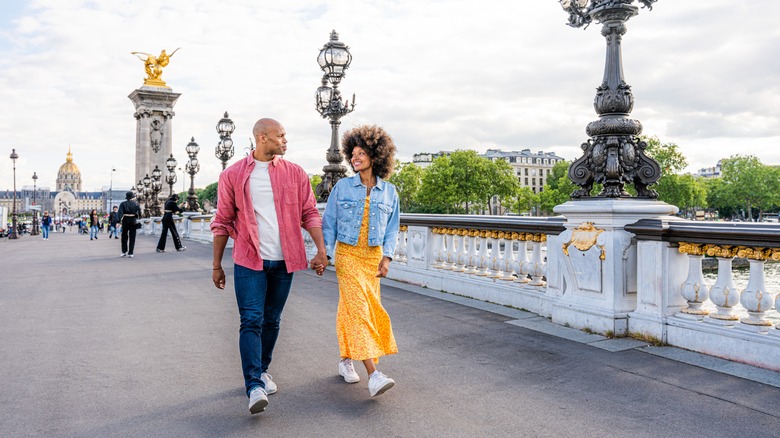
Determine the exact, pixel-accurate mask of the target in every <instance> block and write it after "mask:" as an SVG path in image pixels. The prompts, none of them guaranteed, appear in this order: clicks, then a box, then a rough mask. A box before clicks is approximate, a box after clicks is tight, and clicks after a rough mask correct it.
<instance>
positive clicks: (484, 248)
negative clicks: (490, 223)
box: [477, 231, 490, 277]
mask: <svg viewBox="0 0 780 438" xmlns="http://www.w3.org/2000/svg"><path fill="white" fill-rule="evenodd" d="M479 237H480V238H479V257H478V258H479V265H478V269H477V275H478V276H480V277H486V276H487V275H488V268H489V267H490V256H489V255H488V232H487V231H481V232H480V233H479Z"/></svg>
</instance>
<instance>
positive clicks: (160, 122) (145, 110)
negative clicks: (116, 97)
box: [128, 85, 181, 185]
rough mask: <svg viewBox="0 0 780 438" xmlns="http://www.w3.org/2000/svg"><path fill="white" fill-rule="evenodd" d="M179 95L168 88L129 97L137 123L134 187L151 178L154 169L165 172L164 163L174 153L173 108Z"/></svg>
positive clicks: (141, 91) (149, 89) (142, 90)
mask: <svg viewBox="0 0 780 438" xmlns="http://www.w3.org/2000/svg"><path fill="white" fill-rule="evenodd" d="M180 95H181V94H180V93H174V92H173V91H171V89H170V88H168V87H152V86H148V85H144V86H142V87H141V88H139V89H137V90H135V91H133V92H132V93H130V95H129V96H128V97H129V98H130V100H132V101H133V105H135V113H134V114H133V115H134V116H135V118H136V120H137V123H136V128H135V180H134V181H133V184H134V185H135V184H137V183H138V180H140V179H142V178H143V177H144V176H146V175H147V174H148V175H149V177H151V176H152V170H154V167H155V166H157V167H158V168H159V169H160V170H161V171H163V174H164V172H166V167H165V160H167V159H168V157H170V155H171V153H172V151H173V124H172V119H173V116H174V112H173V106H174V105H175V104H176V100H177V99H178V98H179V96H180ZM179 161H180V162H181V160H179ZM163 183H164V181H163Z"/></svg>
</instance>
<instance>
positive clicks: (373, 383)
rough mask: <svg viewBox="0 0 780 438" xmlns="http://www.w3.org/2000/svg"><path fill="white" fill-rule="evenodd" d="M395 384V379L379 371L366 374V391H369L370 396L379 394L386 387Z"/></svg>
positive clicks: (388, 387)
mask: <svg viewBox="0 0 780 438" xmlns="http://www.w3.org/2000/svg"><path fill="white" fill-rule="evenodd" d="M393 385H395V380H393V379H391V378H389V377H387V376H386V375H384V374H382V373H381V372H379V371H374V372H373V373H372V374H371V375H370V376H368V391H369V392H370V393H371V397H376V396H378V395H379V394H382V393H384V392H385V391H387V390H388V389H390V388H392V387H393Z"/></svg>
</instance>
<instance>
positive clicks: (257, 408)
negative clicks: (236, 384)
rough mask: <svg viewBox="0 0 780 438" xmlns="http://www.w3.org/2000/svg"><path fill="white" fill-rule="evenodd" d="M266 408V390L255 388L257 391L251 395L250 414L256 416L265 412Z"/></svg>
mask: <svg viewBox="0 0 780 438" xmlns="http://www.w3.org/2000/svg"><path fill="white" fill-rule="evenodd" d="M266 406H268V396H266V394H265V389H263V388H261V387H259V386H258V387H255V389H253V390H252V392H250V393H249V413H250V414H256V413H258V412H263V411H264V410H265V407H266Z"/></svg>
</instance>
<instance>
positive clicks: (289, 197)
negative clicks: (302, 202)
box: [282, 186, 298, 204]
mask: <svg viewBox="0 0 780 438" xmlns="http://www.w3.org/2000/svg"><path fill="white" fill-rule="evenodd" d="M282 196H283V197H284V203H285V204H297V203H298V187H296V186H284V187H283V193H282Z"/></svg>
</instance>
